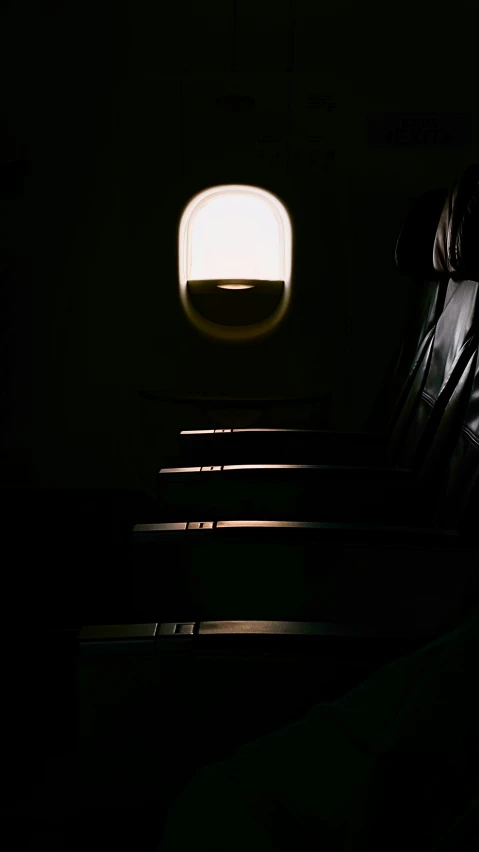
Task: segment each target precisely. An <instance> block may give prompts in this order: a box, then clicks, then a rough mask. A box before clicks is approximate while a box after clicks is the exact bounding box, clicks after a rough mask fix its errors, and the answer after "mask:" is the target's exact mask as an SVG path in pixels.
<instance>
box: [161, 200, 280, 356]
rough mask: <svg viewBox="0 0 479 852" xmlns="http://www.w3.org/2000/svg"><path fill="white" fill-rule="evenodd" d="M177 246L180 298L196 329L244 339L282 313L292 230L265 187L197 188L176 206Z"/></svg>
mask: <svg viewBox="0 0 479 852" xmlns="http://www.w3.org/2000/svg"><path fill="white" fill-rule="evenodd" d="M178 248H179V283H180V297H181V301H182V304H183V307H184V309H185V311H186V313H187V316H188V317H189V319H190V320H191V321H192V322H193V323H194V324H195V325H196V326H197V327H198V328H200V330H201V331H203V332H205V333H206V334H209V335H212V336H214V337H219V338H223V339H229V340H245V339H248V338H252V337H258V336H262V335H264V334H266V333H269V332H270V331H271V330H272V329H273V328H274V327H275V326H276V325H277V323H278V322H279V321H280V320H281V319H282V317H283V316H284V314H285V312H286V310H287V308H288V304H289V297H290V288H291V261H292V231H291V222H290V217H289V215H288V212H287V210H286V208H285V206H284V205H283V204H282V202H281V201H280V200H279V199H278V198H277V197H276V196H275V195H273V194H272V193H270V192H267V191H266V190H264V189H261V188H259V187H254V186H242V185H226V186H216V187H211V188H210V189H207V190H205V191H204V192H201V193H199V194H198V195H196V196H195V197H194V198H193V199H191V201H190V202H189V204H188V205H187V206H186V208H185V210H184V211H183V215H182V217H181V222H180V228H179V246H178ZM192 285H194V288H193V286H192ZM279 285H281V287H279ZM201 300H203V301H201ZM202 305H208V306H209V307H208V310H206V309H205V311H206V312H205V313H202V310H203V308H202V307H201V306H202ZM198 306H199V307H198ZM213 308H214V310H213ZM215 311H216V313H217V314H218V317H219V318H218V317H216V316H215ZM212 317H213V320H214V321H212V319H211V318H212Z"/></svg>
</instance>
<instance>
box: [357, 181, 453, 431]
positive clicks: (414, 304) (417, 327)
mask: <svg viewBox="0 0 479 852" xmlns="http://www.w3.org/2000/svg"><path fill="white" fill-rule="evenodd" d="M446 198H447V190H446V189H433V190H430V191H429V192H426V193H425V194H424V195H422V196H421V197H420V198H419V199H418V200H417V201H416V203H415V205H414V207H413V208H412V209H411V210H410V211H409V213H408V215H407V217H406V219H405V221H404V224H403V226H402V228H401V231H400V234H399V237H398V240H397V243H396V252H395V257H396V265H397V268H398V271H399V273H400V275H402V276H407V277H408V278H409V279H411V280H412V281H413V282H414V289H413V291H412V298H411V303H410V305H409V307H408V318H407V325H406V333H405V337H404V339H403V341H402V344H401V348H400V351H399V352H398V353H396V355H395V359H394V363H393V365H392V369H391V371H390V373H389V375H388V376H387V380H386V382H385V384H384V387H383V388H382V390H381V392H380V394H379V396H378V399H377V400H376V403H375V405H374V408H373V411H372V412H371V416H370V418H369V421H368V431H378V429H381V428H383V429H386V430H387V431H388V432H390V431H391V429H392V428H393V425H394V423H395V422H396V420H397V418H398V416H399V413H400V411H401V407H402V405H403V404H404V401H405V399H406V396H407V393H408V391H409V388H410V385H411V383H412V381H413V379H414V375H415V372H416V369H417V366H418V362H419V358H420V354H421V344H422V342H423V340H424V338H425V337H426V335H427V334H428V333H429V332H430V330H431V329H432V328H433V326H434V325H435V324H436V322H437V320H438V319H439V316H440V315H441V312H442V309H443V307H444V300H445V296H446V290H447V283H448V276H447V275H446V276H439V275H438V273H437V272H436V270H435V269H434V265H433V262H432V248H433V245H434V239H435V235H436V231H437V226H438V223H439V219H440V217H441V213H442V209H443V207H444V203H445V201H446Z"/></svg>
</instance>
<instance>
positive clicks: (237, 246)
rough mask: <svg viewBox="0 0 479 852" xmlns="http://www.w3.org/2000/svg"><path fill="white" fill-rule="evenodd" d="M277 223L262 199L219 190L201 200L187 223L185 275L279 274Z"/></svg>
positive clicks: (257, 276) (273, 277) (268, 276)
mask: <svg viewBox="0 0 479 852" xmlns="http://www.w3.org/2000/svg"><path fill="white" fill-rule="evenodd" d="M280 225H281V223H280V222H278V221H277V219H276V217H275V215H274V213H273V211H272V210H271V208H270V207H269V205H268V204H267V203H266V202H265V201H264V200H263V199H260V198H255V197H254V196H251V195H239V194H237V195H226V194H224V195H219V196H216V198H213V200H212V201H209V200H207V201H206V202H205V203H204V205H203V206H201V208H200V209H199V210H198V211H197V212H196V211H195V215H194V219H193V222H192V225H191V231H190V240H191V245H190V250H191V255H190V272H189V275H188V278H189V279H200V278H202V279H213V278H214V279H223V280H224V279H228V278H233V279H237V278H243V279H248V278H252V279H264V280H268V279H270V280H277V279H280V278H282V274H281V266H282V265H283V264H282V263H281V260H282V258H281V244H280ZM239 286H241V285H239ZM245 286H247V285H245Z"/></svg>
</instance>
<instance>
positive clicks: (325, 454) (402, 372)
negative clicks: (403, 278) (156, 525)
mask: <svg viewBox="0 0 479 852" xmlns="http://www.w3.org/2000/svg"><path fill="white" fill-rule="evenodd" d="M446 197H447V192H446V190H442V189H436V190H432V191H430V192H428V193H426V194H425V195H424V196H422V197H421V198H420V199H419V201H418V202H417V203H416V205H415V207H414V208H413V209H412V210H411V211H410V212H409V214H408V216H407V218H406V220H405V222H404V225H403V227H402V229H401V232H400V234H399V237H398V241H397V245H396V252H395V256H396V264H397V266H398V269H399V272H400V273H401V274H402V275H408V276H410V277H411V278H413V279H414V281H415V284H416V286H415V293H416V299H415V305H414V309H413V311H412V313H413V314H414V321H413V322H412V323H411V324H410V330H409V332H408V333H407V335H406V339H405V341H404V344H403V348H402V352H401V356H400V358H399V359H398V364H397V369H396V371H395V374H394V376H393V378H392V379H391V378H390V377H388V379H387V382H386V385H385V389H384V391H383V392H382V394H380V398H379V399H378V404H377V406H376V408H377V409H378V410H382V413H381V415H380V419H379V421H376V415H375V414H373V415H372V417H371V418H370V421H369V424H368V428H369V429H370V430H372V433H369V432H366V433H364V432H361V433H352V432H344V433H343V432H335V431H327V430H314V431H313V430H309V431H308V430H299V429H298V430H296V429H279V430H275V429H270V430H268V429H259V430H258V429H254V428H242V429H239V428H231V429H230V428H228V429H218V430H216V431H214V432H213V430H204V429H199V430H187V431H185V432H182V433H181V435H180V439H179V453H178V454H177V456H176V457H175V456H174V455H173V456H172V457H171V459H168V460H165V466H166V461H167V462H168V464H169V463H170V462H171V465H177V464H181V463H188V464H198V463H200V464H201V463H203V462H204V456H205V452H204V451H206V453H207V454H208V456H209V462H210V463H211V464H221V463H223V464H228V463H238V464H239V463H241V462H246V463H247V462H251V463H253V462H261V461H264V462H266V461H275V462H277V461H292V460H296V461H302V462H307V461H310V462H311V461H313V460H315V459H317V458H318V457H321V459H322V460H325V461H331V462H344V463H352V464H354V463H357V464H367V463H369V462H370V461H371V460H374V459H376V458H377V457H378V456H380V454H381V452H382V449H383V446H384V444H385V442H386V440H387V436H388V434H389V433H390V431H391V429H392V428H393V425H394V423H395V422H396V420H397V418H398V417H399V414H400V411H401V406H402V405H403V404H404V402H405V399H406V397H407V393H408V392H409V390H410V387H411V385H412V383H413V381H414V377H415V374H416V370H417V369H418V364H419V361H420V359H421V357H422V355H423V353H424V348H425V346H426V345H427V342H429V339H430V338H429V337H428V335H431V334H432V333H433V331H432V329H433V327H434V324H435V322H436V321H437V320H438V318H439V316H440V314H441V311H442V308H443V306H444V301H445V296H446V290H447V284H448V278H449V276H447V275H440V274H438V272H437V270H435V269H434V265H433V263H432V253H433V245H434V239H435V234H436V230H437V226H438V222H439V218H440V215H441V212H442V208H443V206H444V202H445V199H446ZM426 338H427V340H426ZM385 406H386V408H388V413H389V422H388V423H384V422H382V420H381V418H382V419H384V417H385V414H384V407H385ZM386 419H387V418H386ZM240 426H241V424H237V427H240ZM381 429H382V431H381ZM298 453H299V456H301V458H300V457H298ZM287 455H289V456H290V457H289V458H287ZM273 456H274V458H273ZM295 456H296V458H295Z"/></svg>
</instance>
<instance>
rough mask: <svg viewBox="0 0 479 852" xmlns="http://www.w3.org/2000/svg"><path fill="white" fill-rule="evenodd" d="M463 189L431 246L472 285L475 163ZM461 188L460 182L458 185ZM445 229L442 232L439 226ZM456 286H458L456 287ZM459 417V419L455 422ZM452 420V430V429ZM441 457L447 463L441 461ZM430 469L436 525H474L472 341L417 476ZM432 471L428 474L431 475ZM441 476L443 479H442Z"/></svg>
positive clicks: (476, 457)
mask: <svg viewBox="0 0 479 852" xmlns="http://www.w3.org/2000/svg"><path fill="white" fill-rule="evenodd" d="M466 176H467V179H468V181H469V187H468V191H467V193H466V192H464V194H463V195H462V197H460V198H459V201H460V206H459V205H457V201H456V211H455V214H454V213H453V212H451V213H450V214H449V215H450V218H451V225H450V227H449V231H448V233H447V239H446V240H444V241H443V242H442V243H439V244H438V245H437V246H436V250H437V258H436V263H437V264H438V265H441V266H443V267H446V266H447V268H448V269H451V270H453V271H454V272H455V274H456V275H467V276H468V278H469V279H470V280H468V281H464V282H461V283H459V282H457V281H456V285H457V289H459V288H460V287H461V286H463V285H464V284H466V285H467V286H468V287H470V288H471V289H472V288H473V285H475V286H476V287H477V281H478V280H479V168H474V169H473V168H471V169H469V170H468V172H467V173H466V175H465V177H466ZM462 188H463V189H464V184H463V187H462ZM443 235H444V232H443ZM456 292H457V290H456ZM458 421H459V422H458ZM456 425H457V431H456ZM445 460H446V469H445V471H444V463H445ZM434 471H438V472H439V474H440V472H441V471H442V472H443V475H442V477H440V476H437V477H436V478H437V480H438V484H439V483H440V487H439V489H438V490H437V492H436V501H437V503H436V506H437V518H438V520H439V522H440V523H441V525H446V526H451V527H457V526H460V525H465V526H470V525H472V526H475V525H476V517H475V515H476V514H477V508H478V506H479V503H478V497H479V357H478V347H477V345H476V346H475V347H473V348H471V352H470V354H469V357H468V358H467V361H466V364H465V368H464V370H463V372H462V375H461V377H460V380H459V382H458V384H457V386H456V387H455V389H454V392H453V394H452V395H451V397H450V399H449V401H448V404H447V406H446V410H445V412H444V415H443V417H442V419H441V423H440V426H439V428H438V430H437V433H436V436H435V438H434V441H433V442H432V444H431V446H430V448H429V450H428V452H427V454H426V456H425V459H424V464H423V467H422V471H421V473H422V476H423V477H426V478H427V477H428V478H429V479H430V481H431V480H432V481H433V477H434ZM431 473H432V476H431ZM441 479H442V482H441Z"/></svg>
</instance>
